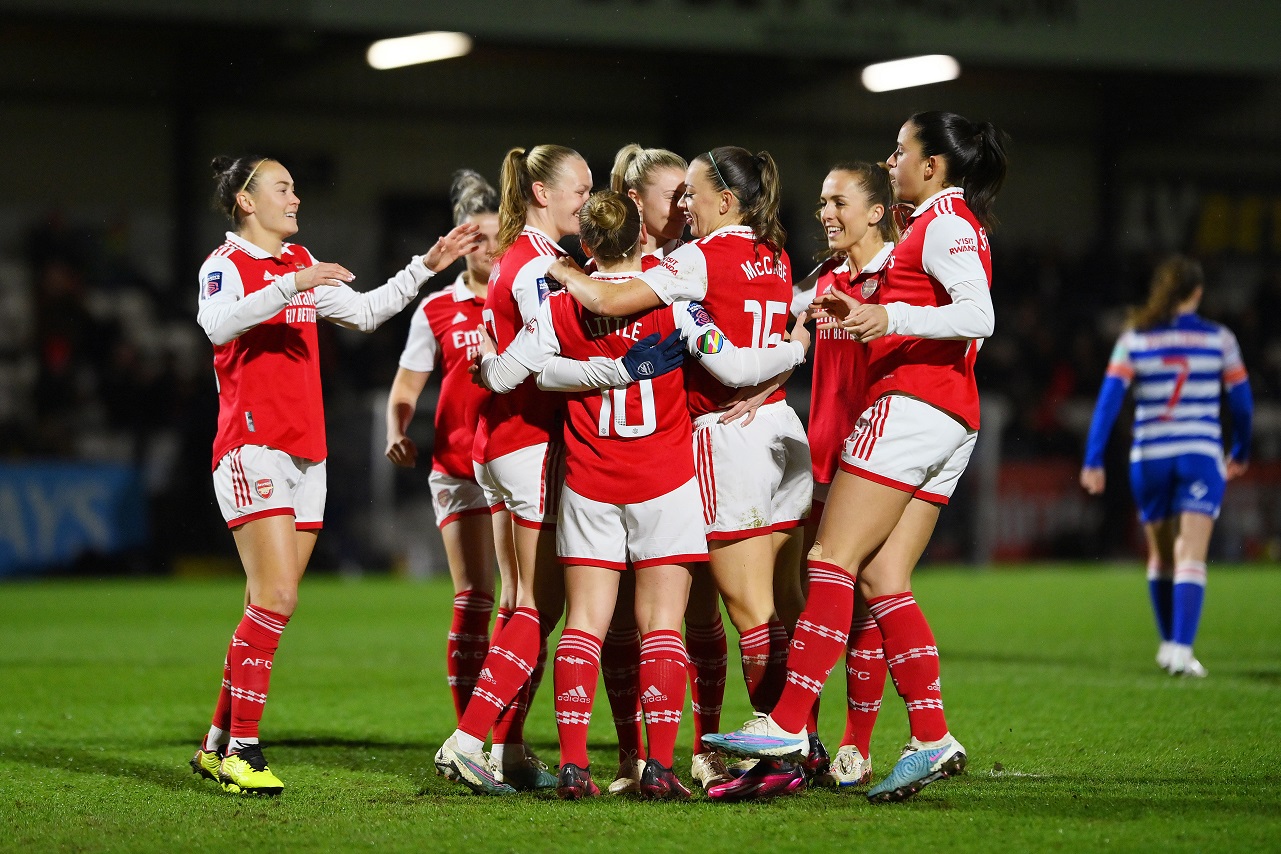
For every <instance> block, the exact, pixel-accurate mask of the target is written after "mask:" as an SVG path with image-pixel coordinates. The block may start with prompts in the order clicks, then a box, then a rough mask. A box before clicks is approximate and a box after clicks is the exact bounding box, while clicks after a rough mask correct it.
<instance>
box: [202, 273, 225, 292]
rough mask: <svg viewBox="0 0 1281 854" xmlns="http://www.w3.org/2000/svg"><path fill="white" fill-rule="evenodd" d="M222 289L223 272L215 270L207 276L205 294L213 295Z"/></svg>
mask: <svg viewBox="0 0 1281 854" xmlns="http://www.w3.org/2000/svg"><path fill="white" fill-rule="evenodd" d="M220 290H222V273H221V271H217V270H215V271H214V272H212V273H210V274H209V275H207V276H205V296H207V297H211V296H213V295H214V294H216V293H218V291H220Z"/></svg>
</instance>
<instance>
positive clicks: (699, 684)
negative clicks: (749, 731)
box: [685, 614, 729, 753]
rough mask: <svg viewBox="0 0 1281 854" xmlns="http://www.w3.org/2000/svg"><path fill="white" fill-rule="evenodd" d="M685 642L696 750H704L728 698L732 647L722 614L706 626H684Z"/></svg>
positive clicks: (718, 725) (719, 725)
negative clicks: (726, 684)
mask: <svg viewBox="0 0 1281 854" xmlns="http://www.w3.org/2000/svg"><path fill="white" fill-rule="evenodd" d="M685 646H686V648H687V649H688V650H689V664H690V680H689V688H690V691H689V693H690V701H691V703H692V704H693V707H694V753H703V752H705V751H706V750H707V748H706V747H705V746H704V745H703V736H705V735H707V734H708V733H710V732H720V729H721V704H722V703H724V702H725V672H726V670H727V669H728V666H729V650H728V647H727V646H726V643H725V625H724V624H723V623H722V622H721V617H720V614H717V615H716V622H714V623H712V624H711V625H707V626H691V625H688V624H687V625H686V626H685Z"/></svg>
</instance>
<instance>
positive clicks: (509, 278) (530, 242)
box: [472, 226, 565, 463]
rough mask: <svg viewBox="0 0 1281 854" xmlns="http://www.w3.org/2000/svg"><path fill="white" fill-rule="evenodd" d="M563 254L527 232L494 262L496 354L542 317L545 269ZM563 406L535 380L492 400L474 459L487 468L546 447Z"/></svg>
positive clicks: (491, 308) (490, 322)
mask: <svg viewBox="0 0 1281 854" xmlns="http://www.w3.org/2000/svg"><path fill="white" fill-rule="evenodd" d="M564 254H565V253H564V252H563V251H561V248H560V247H559V246H557V245H556V241H554V240H552V239H551V237H550V236H549V235H547V234H545V233H544V232H542V231H539V230H538V229H536V228H532V227H530V226H525V229H524V231H522V232H521V234H520V236H519V237H517V238H516V242H515V243H513V244H512V245H511V247H510V248H508V250H507V251H506V252H504V253H503V254H502V255H501V256H499V258H498V259H497V260H496V261H494V267H493V270H491V271H490V274H489V295H488V296H487V297H486V298H485V308H484V319H485V328H486V329H488V330H489V335H490V337H491V338H493V339H494V343H495V344H496V345H497V347H498V352H500V353H501V352H503V351H504V350H506V349H507V347H508V346H510V345H511V342H512V341H513V340H514V339H515V337H516V333H517V332H519V331H520V329H521V327H522V326H524V325H526V324H527V323H530V322H531V321H533V320H534V318H535V317H536V316H537V314H538V306H539V304H540V303H542V301H543V300H544V299H546V298H547V293H548V288H547V279H546V276H547V268H548V267H550V266H551V263H552V262H553V261H555V260H556V259H557V258H559V257H560V256H562V255H564ZM561 403H562V401H560V400H559V399H558V398H557V397H556V395H554V394H552V393H551V392H545V391H542V390H541V389H539V388H538V385H537V383H535V382H534V380H533V378H530V379H528V380H526V381H525V382H524V383H522V384H521V386H520V387H519V388H517V389H516V390H515V391H514V392H512V393H511V394H495V395H490V396H489V397H488V398H487V399H486V400H485V402H484V404H483V405H482V407H481V410H480V420H479V422H478V424H477V427H476V441H475V444H474V445H473V447H472V459H473V460H475V461H476V462H478V463H487V462H489V461H490V460H493V459H497V458H498V457H501V456H503V455H504V454H510V453H511V452H512V451H519V450H520V449H521V448H528V447H530V446H531V445H537V444H539V443H541V442H546V441H547V440H548V438H549V437H550V436H554V435H558V434H559V432H560V425H559V420H560V404H561Z"/></svg>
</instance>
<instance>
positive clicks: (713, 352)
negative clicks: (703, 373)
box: [672, 301, 805, 388]
mask: <svg viewBox="0 0 1281 854" xmlns="http://www.w3.org/2000/svg"><path fill="white" fill-rule="evenodd" d="M672 318H673V319H674V320H675V321H676V327H677V328H678V329H680V331H681V334H682V335H683V336H684V337H685V348H686V351H687V352H688V353H689V354H690V355H691V356H693V357H694V358H696V359H698V360H699V361H700V363H701V364H702V366H703V367H704V368H706V369H707V372H708V373H709V374H711V375H712V376H713V377H715V378H716V379H717V380H719V381H720V382H722V383H724V384H725V385H727V386H733V387H734V388H742V387H744V386H752V385H757V384H758V383H761V382H764V381H765V380H767V379H769V378H770V377H776V376H778V375H779V374H781V373H783V372H784V371H790V370H791V369H792V368H794V367H796V366H797V365H799V364H800V363H801V362H804V361H805V348H804V347H802V346H801V342H799V341H784V342H783V343H782V344H779V345H778V346H776V347H766V348H757V347H736V346H734V343H733V342H732V341H730V340H729V338H727V337H726V336H725V334H724V333H723V332H721V330H720V328H719V327H718V326H717V325H716V323H715V322H714V321H713V320H712V317H711V315H709V314H708V313H707V309H705V308H703V306H702V304H701V303H697V302H685V301H680V302H676V303H673V304H672Z"/></svg>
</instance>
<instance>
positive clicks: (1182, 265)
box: [1128, 255, 1205, 330]
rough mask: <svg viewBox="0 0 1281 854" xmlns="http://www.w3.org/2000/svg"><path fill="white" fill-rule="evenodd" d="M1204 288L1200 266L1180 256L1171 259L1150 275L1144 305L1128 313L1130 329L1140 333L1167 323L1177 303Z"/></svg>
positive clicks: (1172, 316)
mask: <svg viewBox="0 0 1281 854" xmlns="http://www.w3.org/2000/svg"><path fill="white" fill-rule="evenodd" d="M1204 286H1205V273H1203V272H1202V271H1201V265H1200V264H1198V263H1197V262H1196V261H1194V260H1192V259H1191V258H1188V257H1187V256H1184V255H1171V256H1170V257H1169V258H1166V259H1165V260H1164V261H1162V262H1161V263H1160V264H1158V265H1157V268H1156V270H1154V271H1153V272H1152V284H1151V286H1150V287H1149V290H1148V301H1147V302H1146V303H1144V304H1143V305H1142V306H1140V307H1138V308H1134V309H1131V310H1130V315H1129V318H1128V321H1129V324H1130V326H1132V327H1134V328H1135V329H1139V330H1143V329H1152V328H1153V327H1156V326H1162V325H1164V324H1166V323H1169V322H1170V321H1171V320H1173V319H1174V313H1175V312H1176V311H1177V310H1178V307H1179V303H1182V302H1184V301H1185V300H1187V298H1188V297H1190V296H1192V294H1193V293H1194V292H1195V291H1196V289H1197V288H1200V287H1204Z"/></svg>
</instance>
